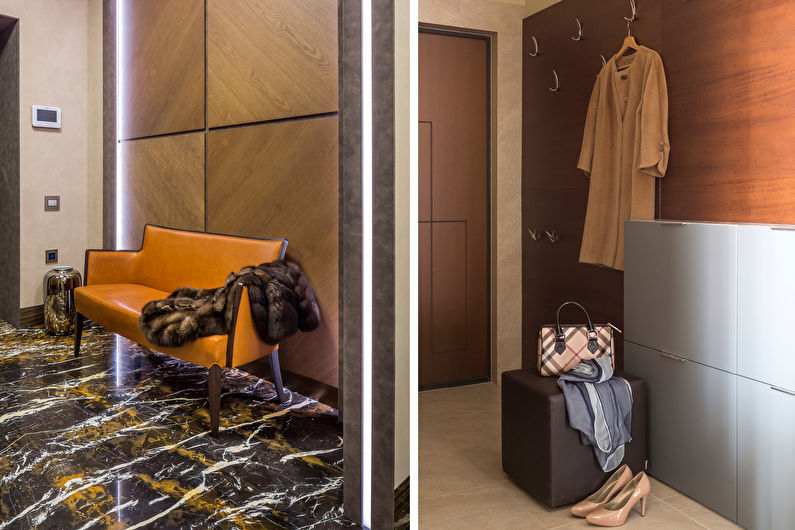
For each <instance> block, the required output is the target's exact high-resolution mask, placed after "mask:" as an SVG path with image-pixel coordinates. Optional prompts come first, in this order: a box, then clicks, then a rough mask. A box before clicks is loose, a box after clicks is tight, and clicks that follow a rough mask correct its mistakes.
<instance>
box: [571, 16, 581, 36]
mask: <svg viewBox="0 0 795 530" xmlns="http://www.w3.org/2000/svg"><path fill="white" fill-rule="evenodd" d="M574 20H576V21H577V36H576V37H572V38H571V40H582V22H580V19H579V18H575V19H574Z"/></svg>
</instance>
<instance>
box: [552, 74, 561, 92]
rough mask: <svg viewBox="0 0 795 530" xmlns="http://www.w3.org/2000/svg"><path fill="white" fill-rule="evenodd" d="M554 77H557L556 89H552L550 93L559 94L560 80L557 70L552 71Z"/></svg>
mask: <svg viewBox="0 0 795 530" xmlns="http://www.w3.org/2000/svg"><path fill="white" fill-rule="evenodd" d="M552 75H554V76H555V86H554V87H550V88H549V91H550V92H557V91H558V90H560V79H559V78H558V73H557V72H556V71H555V70H552Z"/></svg>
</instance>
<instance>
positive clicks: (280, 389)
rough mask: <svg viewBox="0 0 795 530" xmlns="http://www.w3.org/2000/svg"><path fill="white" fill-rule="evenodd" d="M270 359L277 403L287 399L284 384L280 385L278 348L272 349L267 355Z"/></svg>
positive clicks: (280, 374)
mask: <svg viewBox="0 0 795 530" xmlns="http://www.w3.org/2000/svg"><path fill="white" fill-rule="evenodd" d="M268 357H269V358H270V361H271V372H272V373H273V384H274V385H275V386H276V395H277V396H279V403H284V402H285V401H287V395H286V394H285V393H284V386H283V385H282V371H281V369H280V368H279V350H273V352H271V354H270V355H269V356H268Z"/></svg>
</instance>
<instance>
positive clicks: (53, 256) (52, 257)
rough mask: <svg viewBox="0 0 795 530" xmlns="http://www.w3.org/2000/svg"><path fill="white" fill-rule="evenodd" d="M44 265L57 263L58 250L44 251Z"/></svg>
mask: <svg viewBox="0 0 795 530" xmlns="http://www.w3.org/2000/svg"><path fill="white" fill-rule="evenodd" d="M44 263H45V264H50V263H58V249H57V248H53V249H50V250H45V251H44Z"/></svg>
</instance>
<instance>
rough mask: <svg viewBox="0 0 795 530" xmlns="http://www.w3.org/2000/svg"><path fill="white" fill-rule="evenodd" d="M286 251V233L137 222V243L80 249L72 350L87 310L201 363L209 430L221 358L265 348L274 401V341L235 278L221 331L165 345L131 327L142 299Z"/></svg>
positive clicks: (253, 354) (247, 357)
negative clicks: (140, 231)
mask: <svg viewBox="0 0 795 530" xmlns="http://www.w3.org/2000/svg"><path fill="white" fill-rule="evenodd" d="M286 251H287V240H286V239H254V238H244V237H236V236H227V235H219V234H208V233H206V232H192V231H188V230H175V229H172V228H163V227H159V226H154V225H146V227H145V228H144V237H143V243H142V245H141V249H140V250H135V251H125V250H120V251H112V250H87V251H86V262H85V268H84V269H83V272H84V275H85V280H86V282H85V285H84V286H83V287H78V288H77V289H75V307H76V308H77V321H76V323H75V324H76V325H75V355H79V354H80V337H81V334H82V330H83V320H84V319H85V318H89V319H91V320H93V321H94V322H96V323H97V324H100V325H102V326H103V327H105V328H106V329H108V330H110V331H112V332H114V333H118V334H119V335H122V336H124V337H127V338H128V339H130V340H133V341H135V342H137V343H138V344H141V345H143V346H146V347H147V348H151V349H153V350H157V351H159V352H162V353H166V354H168V355H171V356H173V357H177V358H178V359H182V360H185V361H189V362H192V363H195V364H200V365H202V366H206V367H207V368H208V369H209V371H210V373H209V378H208V387H209V398H210V424H211V428H212V432H213V434H216V433H217V432H218V423H219V418H218V416H219V411H220V404H221V372H222V370H221V367H222V366H225V367H226V368H234V367H237V366H240V365H243V364H246V363H249V362H251V361H253V360H255V359H258V358H260V357H264V356H269V357H270V364H271V368H272V371H273V379H274V381H273V383H274V385H275V386H276V392H277V395H278V397H279V401H280V402H281V403H284V401H285V393H284V388H283V386H282V380H281V372H280V370H279V347H278V345H276V346H272V345H270V344H267V343H265V342H263V341H262V339H260V337H259V334H258V333H257V330H256V328H255V327H254V322H253V320H252V318H251V309H250V306H249V303H248V293H247V288H246V287H245V286H244V285H243V284H241V283H238V284H237V285H236V292H235V295H234V307H233V312H232V315H233V318H232V329H231V330H230V333H229V335H212V336H209V337H204V338H200V339H199V340H196V341H194V342H189V343H187V344H184V345H183V346H180V347H178V348H168V347H163V346H158V345H155V344H152V343H151V342H149V341H148V340H147V339H146V338H145V337H144V335H143V333H142V332H141V330H140V329H139V328H138V317H140V316H141V309H142V308H143V306H144V304H146V303H147V302H149V301H150V300H159V299H163V298H167V297H168V295H169V294H171V293H172V292H173V291H175V290H176V289H178V288H180V287H195V288H197V289H212V288H216V287H220V286H222V285H223V284H224V281H225V280H226V277H227V276H228V275H229V274H230V273H232V272H237V271H239V270H240V269H242V268H243V267H245V266H246V265H259V264H260V263H266V262H271V261H274V260H276V259H283V258H284V254H285V252H286ZM241 300H242V301H243V302H242V303H241Z"/></svg>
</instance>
